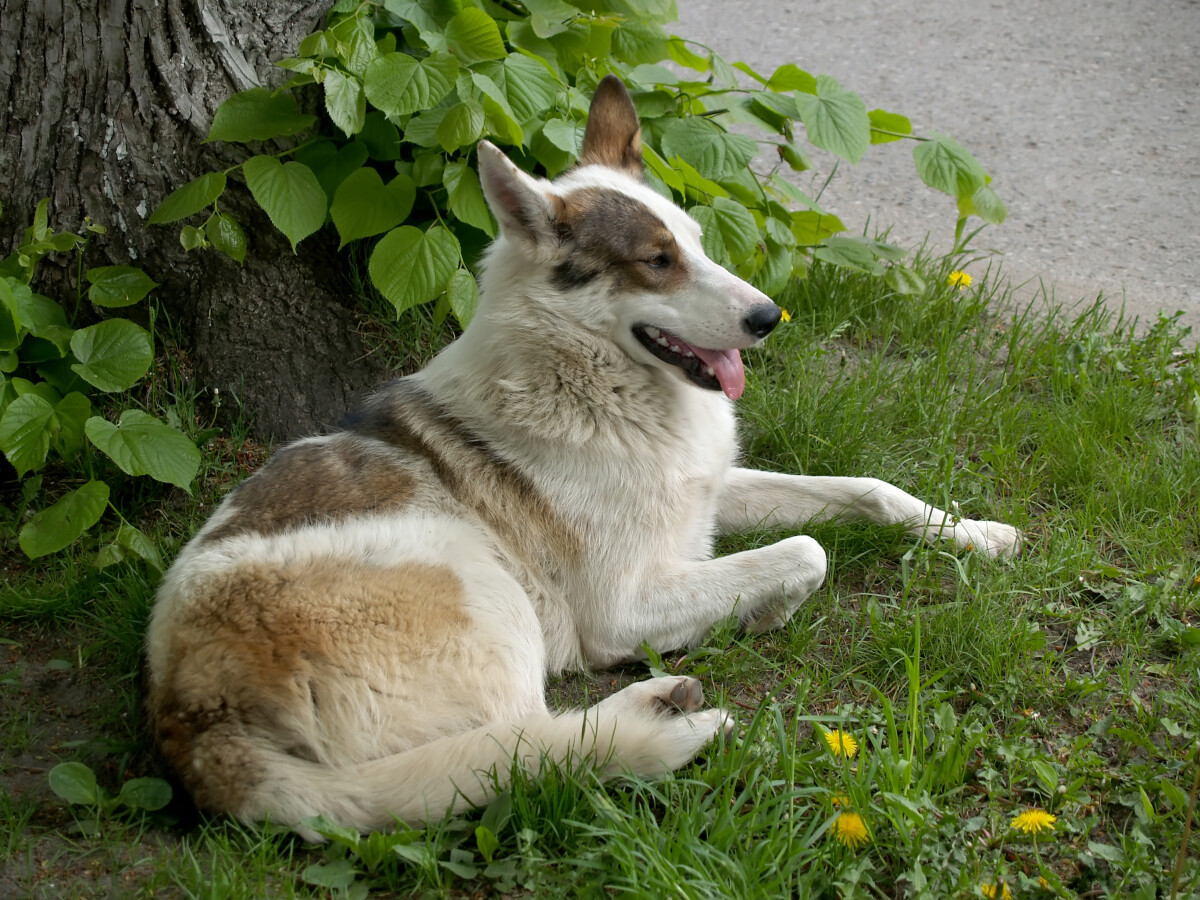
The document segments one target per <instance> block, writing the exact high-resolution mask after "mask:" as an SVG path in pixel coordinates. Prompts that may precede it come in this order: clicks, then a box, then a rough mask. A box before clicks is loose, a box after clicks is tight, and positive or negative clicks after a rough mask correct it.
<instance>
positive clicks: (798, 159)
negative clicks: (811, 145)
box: [779, 143, 813, 172]
mask: <svg viewBox="0 0 1200 900" xmlns="http://www.w3.org/2000/svg"><path fill="white" fill-rule="evenodd" d="M779 155H780V157H782V158H783V161H784V162H785V163H787V164H788V167H789V168H790V169H791V170H792V171H793V172H807V171H808V170H809V169H811V168H812V167H813V164H812V160H810V159H809V158H808V155H807V154H806V153H805V152H804V151H803V150H801V149H800V148H799V147H797V146H796V145H795V144H791V143H788V144H781V145H780V146H779Z"/></svg>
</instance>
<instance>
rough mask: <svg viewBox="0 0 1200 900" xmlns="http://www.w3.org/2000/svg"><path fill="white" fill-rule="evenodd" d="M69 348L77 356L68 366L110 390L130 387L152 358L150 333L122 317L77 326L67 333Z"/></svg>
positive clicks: (93, 382) (95, 385)
mask: <svg viewBox="0 0 1200 900" xmlns="http://www.w3.org/2000/svg"><path fill="white" fill-rule="evenodd" d="M71 352H72V353H74V354H75V358H76V359H77V360H79V362H78V363H75V364H74V365H72V366H71V370H72V371H73V372H75V374H77V375H78V376H79V377H80V378H82V379H83V380H84V381H86V382H87V383H88V384H90V385H92V386H93V387H97V388H99V389H100V390H102V391H107V392H110V393H111V392H113V391H124V390H128V389H129V388H131V387H133V385H134V384H136V383H137V381H138V379H139V378H141V377H142V376H143V375H145V374H146V370H148V369H149V368H150V363H152V362H153V361H154V345H153V343H152V342H151V340H150V335H149V334H147V333H146V330H145V329H143V328H141V327H140V326H138V325H135V324H134V323H133V322H130V321H128V320H126V319H108V320H106V321H104V322H98V323H97V324H95V325H92V326H89V327H88V328H81V329H79V330H78V331H76V332H75V334H73V335H72V336H71Z"/></svg>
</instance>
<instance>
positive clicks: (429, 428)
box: [350, 379, 584, 570]
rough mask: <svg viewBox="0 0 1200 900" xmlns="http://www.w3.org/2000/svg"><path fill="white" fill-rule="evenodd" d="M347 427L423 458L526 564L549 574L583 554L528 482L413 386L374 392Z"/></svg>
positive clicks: (567, 527) (573, 532) (573, 533)
mask: <svg viewBox="0 0 1200 900" xmlns="http://www.w3.org/2000/svg"><path fill="white" fill-rule="evenodd" d="M350 428H351V430H352V431H357V432H359V433H361V434H364V435H366V436H369V437H373V438H376V439H378V440H382V441H386V442H387V443H389V444H392V445H393V446H395V447H399V448H400V449H403V450H405V451H407V452H409V453H412V454H414V455H416V456H420V457H423V458H424V459H425V460H427V461H428V462H429V465H430V467H431V468H432V469H433V473H434V475H435V476H436V477H437V479H438V480H439V481H440V482H441V483H442V485H443V486H444V487H445V488H446V490H447V491H448V492H449V493H450V495H451V496H453V497H454V499H456V500H457V501H459V502H460V503H462V504H463V505H464V506H466V507H467V508H469V509H471V510H472V511H474V512H475V513H476V514H477V515H478V516H479V517H480V518H481V519H482V520H483V521H484V522H485V523H486V524H487V525H488V527H490V528H491V529H492V530H493V531H494V532H495V533H496V535H497V536H498V537H499V538H500V540H501V541H502V542H503V544H504V546H505V548H506V549H508V550H510V551H512V552H513V553H514V554H515V555H516V557H517V558H518V559H519V560H520V561H521V562H522V563H524V564H525V565H527V566H530V567H532V568H534V569H537V570H547V569H548V570H553V569H556V568H558V567H559V566H560V565H562V564H563V563H566V562H570V561H572V560H575V559H578V558H579V556H580V555H581V554H582V553H583V549H584V548H583V539H582V538H581V537H580V535H579V534H578V533H577V532H576V530H575V529H574V528H573V527H571V525H570V524H569V523H567V522H566V521H564V520H563V519H562V518H561V517H560V516H559V515H558V513H557V512H556V511H555V509H554V507H553V506H552V505H551V504H550V503H549V501H547V500H546V498H545V497H543V496H542V494H541V493H540V492H539V491H538V489H537V488H536V487H535V486H534V484H533V482H531V481H530V480H529V478H528V477H526V476H525V474H524V473H522V472H521V470H520V469H518V468H517V467H516V466H515V465H514V464H513V463H512V462H510V461H509V460H506V459H504V458H503V457H501V456H500V455H499V454H497V453H496V452H495V451H494V450H493V449H492V447H491V446H490V445H489V444H488V443H487V442H486V441H485V440H483V439H482V438H481V437H480V436H479V435H478V434H476V433H475V432H474V431H472V430H471V429H470V428H469V427H468V426H467V425H466V424H465V423H464V422H462V421H460V420H459V419H457V418H455V417H454V416H452V415H451V414H450V413H449V412H447V411H446V410H445V409H444V408H443V407H441V406H440V405H438V403H437V402H436V401H435V400H434V399H433V398H432V397H430V396H429V394H427V393H426V392H425V391H424V389H422V388H421V387H420V386H419V385H418V384H416V383H414V382H412V381H411V380H409V379H400V380H399V381H397V382H394V383H393V384H392V385H390V386H388V387H387V388H385V389H384V390H383V391H381V392H380V393H379V394H377V395H376V396H375V397H374V398H372V401H371V402H370V404H369V405H368V407H367V409H366V410H364V412H363V413H362V414H360V415H359V416H358V417H357V420H356V421H354V422H352V423H351V426H350Z"/></svg>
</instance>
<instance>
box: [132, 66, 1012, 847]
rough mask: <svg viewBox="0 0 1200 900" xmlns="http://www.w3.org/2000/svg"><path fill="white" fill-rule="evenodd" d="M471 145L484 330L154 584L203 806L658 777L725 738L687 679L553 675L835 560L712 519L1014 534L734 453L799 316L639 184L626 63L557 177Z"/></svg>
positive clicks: (160, 695)
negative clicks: (565, 771)
mask: <svg viewBox="0 0 1200 900" xmlns="http://www.w3.org/2000/svg"><path fill="white" fill-rule="evenodd" d="M479 162H480V171H481V175H482V180H483V186H484V190H485V192H486V194H487V198H488V201H489V203H490V205H491V208H492V210H493V211H494V212H495V214H496V217H497V219H498V220H499V222H500V237H499V238H498V239H497V241H496V242H495V244H494V245H493V246H492V248H491V249H490V251H489V253H488V255H487V260H486V267H485V273H484V276H483V287H482V292H481V297H480V303H479V310H478V313H477V314H476V316H475V319H474V321H472V323H471V325H470V327H469V328H467V330H466V333H465V334H464V335H463V336H462V337H461V338H460V339H459V340H458V341H457V342H456V343H454V344H453V345H452V346H451V347H449V348H448V349H447V350H445V351H444V352H443V353H442V354H441V355H440V356H438V357H437V359H435V360H434V361H433V362H432V363H431V364H430V365H429V366H428V367H427V368H426V369H425V370H424V371H422V372H420V373H419V374H417V375H414V376H411V377H409V378H403V379H400V380H399V381H397V382H394V383H393V384H391V385H389V386H387V387H384V388H383V389H382V390H380V391H379V392H378V393H377V394H376V395H374V396H373V397H372V398H371V399H370V400H369V402H368V403H367V404H366V406H365V408H364V409H363V410H362V411H361V412H359V413H358V414H356V415H355V416H354V417H352V418H351V419H350V420H349V421H348V423H347V424H346V427H345V429H344V430H342V431H340V432H338V433H336V434H331V435H327V436H322V437H314V438H309V439H307V440H302V441H299V442H297V443H294V444H292V445H290V446H289V447H287V448H285V449H283V450H282V451H281V452H280V453H278V454H277V455H276V456H275V457H274V459H272V460H271V461H270V462H269V463H268V464H267V465H266V466H265V467H264V468H263V469H262V470H261V471H260V472H259V473H258V474H256V475H255V476H254V477H253V478H251V479H249V480H248V481H247V482H245V483H244V484H243V485H242V486H241V487H240V488H239V489H238V490H236V491H235V492H234V493H233V494H231V495H230V497H229V498H227V499H226V500H225V502H224V503H223V504H222V505H221V507H220V509H219V510H218V511H217V512H216V514H215V515H214V516H213V518H212V519H211V520H210V521H209V522H208V523H207V524H206V525H205V527H204V528H203V529H202V530H201V531H200V532H199V533H198V534H197V535H196V536H195V537H194V539H193V540H192V541H191V542H190V543H189V544H188V545H187V546H186V547H185V548H184V550H183V552H182V553H181V554H180V555H179V558H178V559H177V560H176V562H175V564H174V565H173V566H172V568H171V570H170V572H169V573H168V574H167V576H166V578H165V580H164V581H163V584H162V587H161V589H160V591H159V595H158V600H157V603H156V605H155V608H154V612H153V616H152V619H151V624H150V629H149V635H148V655H149V675H150V679H149V680H150V690H149V698H148V706H149V710H150V714H151V718H152V721H153V725H154V728H155V731H156V735H157V740H158V743H159V746H160V747H161V749H162V751H163V753H164V755H165V757H166V759H167V760H168V762H169V763H170V764H171V765H172V766H173V767H174V769H175V770H176V771H177V773H178V775H179V776H180V778H181V779H182V781H183V783H184V784H185V785H186V786H187V788H188V789H189V790H190V791H191V793H192V795H193V797H194V798H195V800H196V801H197V803H198V804H199V805H200V806H201V807H203V808H207V809H210V810H214V811H221V812H225V813H229V814H232V815H234V816H236V817H238V818H240V819H243V820H246V821H255V820H261V819H263V818H268V817H269V818H270V819H271V820H272V821H274V822H279V823H286V824H288V825H291V826H294V827H297V828H298V830H300V831H301V832H302V833H308V832H306V831H305V829H304V828H303V826H300V825H299V823H300V820H301V819H303V818H304V817H306V816H312V815H316V814H324V815H326V816H329V817H332V818H333V819H335V820H337V821H339V822H341V823H343V824H345V825H347V826H352V827H355V828H359V829H364V830H365V829H372V828H377V827H380V826H384V825H387V824H389V823H390V822H391V821H392V818H393V817H397V818H399V819H402V820H406V821H410V822H419V821H423V820H426V819H427V818H429V817H439V816H441V815H443V814H444V813H445V812H446V811H447V810H448V809H455V810H458V809H462V808H465V807H467V806H468V805H471V804H477V803H480V802H483V801H485V800H486V799H487V798H488V795H489V793H490V791H492V790H493V789H494V785H495V784H496V783H502V782H503V780H504V778H505V776H506V774H507V773H508V772H509V771H510V768H511V765H512V763H513V760H514V759H516V760H517V761H518V763H519V764H520V765H522V766H524V767H525V768H527V769H529V770H533V771H536V770H537V768H538V767H539V765H542V764H543V763H544V761H545V760H546V759H551V760H555V761H564V760H567V759H575V758H585V757H586V758H590V759H591V760H592V761H593V762H594V764H595V765H596V766H597V767H598V768H599V769H600V770H601V771H602V773H608V772H616V771H622V770H628V771H633V772H636V773H640V774H643V775H652V774H655V773H662V772H665V771H667V770H670V769H674V768H676V767H678V766H681V765H683V764H685V763H687V762H688V761H689V760H691V759H692V758H693V757H694V756H695V755H696V753H697V752H699V750H700V749H701V748H702V747H703V746H704V745H705V744H706V743H707V742H709V741H710V740H711V739H712V738H713V737H714V736H715V735H717V734H718V733H720V732H721V731H722V730H723V729H727V728H728V727H729V723H730V719H729V717H728V716H727V714H726V713H725V712H723V711H722V710H719V709H709V710H702V709H701V706H702V697H701V691H700V687H699V684H698V683H697V682H696V681H695V680H694V679H689V678H656V679H651V680H649V681H645V682H641V683H638V684H634V685H632V686H630V687H628V688H626V689H624V690H622V691H620V692H618V693H616V694H614V695H613V696H611V697H609V698H608V699H606V700H604V701H603V702H601V703H599V704H598V705H596V706H594V707H592V708H590V709H588V710H586V711H576V712H570V713H566V714H562V715H551V713H550V712H548V711H547V709H546V705H545V701H544V696H543V682H544V677H545V674H546V672H548V671H559V670H563V669H567V668H571V667H580V666H592V667H603V666H608V665H611V664H613V663H616V662H618V661H621V660H627V659H630V658H632V657H635V656H637V655H638V654H639V648H640V647H641V645H642V642H644V641H645V642H649V644H650V645H652V646H654V647H656V648H659V649H662V650H668V649H672V648H678V647H682V646H686V645H688V644H690V643H693V642H695V641H697V640H699V639H700V638H702V637H703V636H704V635H705V633H706V632H707V631H708V630H709V629H710V628H711V626H712V625H713V624H714V623H715V622H717V621H719V620H721V619H723V618H725V617H727V616H729V615H731V614H733V615H737V616H738V617H739V619H740V620H741V621H742V623H743V624H744V625H745V626H747V627H748V628H752V629H763V628H770V627H776V626H779V625H781V624H782V623H784V622H786V621H787V619H788V617H789V616H790V615H791V613H792V611H793V610H795V609H796V607H797V606H798V605H799V604H800V603H801V602H803V601H804V599H805V598H806V597H808V596H809V595H810V594H811V593H812V592H813V591H814V590H815V589H816V588H817V586H818V585H819V584H820V583H821V581H822V579H823V578H824V576H825V554H824V552H823V551H822V549H821V547H820V546H819V545H818V544H817V543H816V542H815V541H813V540H812V539H811V538H808V537H802V536H797V537H790V538H787V539H785V540H782V541H780V542H779V543H776V544H773V545H771V546H768V547H763V548H761V549H758V550H750V551H746V552H743V553H737V554H734V555H732V556H727V557H724V558H719V559H714V558H712V545H713V539H714V537H715V535H716V534H718V533H722V532H727V531H731V530H736V529H739V528H746V527H750V526H758V525H767V526H785V527H794V528H799V527H801V526H802V525H804V524H805V523H806V522H810V521H814V520H822V519H828V518H832V517H851V518H860V519H866V520H869V521H873V522H879V523H904V524H906V525H907V526H908V527H909V528H910V529H911V530H912V532H913V533H914V534H916V535H919V536H921V537H923V538H926V539H930V540H935V539H939V538H945V539H948V540H951V541H954V542H956V543H957V544H959V545H960V546H973V547H974V548H975V549H977V550H979V551H982V552H985V553H988V554H992V555H997V554H1005V553H1010V552H1013V551H1015V549H1016V547H1017V544H1018V534H1017V532H1016V531H1014V529H1012V528H1011V527H1009V526H1006V525H1001V524H997V523H995V522H977V521H970V520H966V519H956V518H954V517H952V516H950V515H948V514H947V513H945V512H943V511H941V510H939V509H934V508H932V507H930V506H927V505H926V504H924V503H922V502H920V501H919V500H916V499H914V498H913V497H911V496H909V495H908V494H906V493H904V492H903V491H901V490H899V489H898V488H896V487H893V486H891V485H889V484H885V483H883V482H881V481H877V480H874V479H857V478H804V477H798V476H790V475H782V474H771V473H763V472H755V471H751V470H748V469H742V468H736V467H735V460H736V457H737V443H736V438H735V427H734V418H733V410H732V403H731V400H730V398H735V397H736V396H738V395H739V394H740V393H741V391H742V388H743V385H744V376H743V372H742V364H741V359H740V356H739V352H738V351H739V350H740V349H742V348H745V347H748V346H751V345H752V344H754V343H756V342H757V341H759V340H761V338H762V337H764V336H765V335H766V333H767V332H769V331H770V330H771V328H772V327H773V326H774V325H775V323H776V322H777V321H778V318H779V310H778V308H777V307H775V305H774V304H772V303H771V301H770V300H769V299H768V298H767V297H765V296H764V295H762V294H760V293H759V292H758V291H756V290H755V289H754V288H752V287H751V286H749V285H748V284H746V283H745V282H743V281H741V280H740V279H738V278H736V277H735V276H733V275H731V274H729V273H728V272H726V271H725V270H724V269H722V268H721V267H719V266H717V265H715V264H714V263H712V262H711V261H709V260H708V259H707V258H706V257H705V255H704V252H703V250H702V249H701V245H700V231H699V228H698V227H697V226H696V224H695V223H694V222H693V221H692V220H691V219H689V218H688V216H687V215H686V214H685V213H684V212H683V211H681V210H680V209H679V208H677V207H675V206H674V205H672V204H671V203H669V202H668V201H666V200H665V199H663V198H662V197H661V196H660V195H659V194H657V193H656V192H655V191H654V190H652V189H651V188H650V187H648V186H647V185H646V184H645V183H644V182H643V181H642V179H641V148H640V132H639V128H638V122H637V116H636V114H635V112H634V109H633V105H632V103H631V102H630V99H629V95H628V94H627V93H626V91H625V89H624V87H623V86H622V85H621V83H620V82H619V81H618V80H616V79H615V78H612V77H611V76H610V77H609V78H607V79H605V80H604V81H603V82H601V84H600V87H599V89H598V90H597V93H596V97H595V100H594V101H593V106H592V112H591V115H590V118H589V124H588V128H587V131H586V137H585V142H584V148H583V154H582V156H581V159H580V163H579V165H578V166H576V167H575V168H574V169H572V170H571V171H570V172H568V173H566V174H565V175H564V176H563V177H561V178H559V179H558V180H557V181H555V182H553V183H551V182H548V181H544V180H539V179H535V178H533V177H531V176H529V175H527V174H526V173H524V172H523V171H521V170H519V169H518V168H517V167H516V166H514V165H513V164H512V163H511V162H510V161H509V160H508V159H507V158H506V157H504V156H503V155H502V154H501V153H500V152H499V151H498V150H497V149H496V148H495V147H493V146H491V145H490V144H487V143H484V144H482V145H481V146H480V148H479ZM310 836H311V835H310Z"/></svg>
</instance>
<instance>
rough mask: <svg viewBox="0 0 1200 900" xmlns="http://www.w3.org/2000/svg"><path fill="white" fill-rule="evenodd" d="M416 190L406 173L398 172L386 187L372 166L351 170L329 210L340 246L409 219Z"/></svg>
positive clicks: (386, 229) (391, 227)
mask: <svg viewBox="0 0 1200 900" xmlns="http://www.w3.org/2000/svg"><path fill="white" fill-rule="evenodd" d="M416 196H417V189H416V187H415V185H413V180H412V179H411V178H409V177H408V176H407V175H397V176H396V177H395V178H393V179H392V180H391V181H390V182H389V183H388V184H387V185H386V186H384V183H383V178H382V177H381V176H380V175H379V173H378V172H377V171H375V170H374V169H372V168H362V169H359V170H358V171H357V172H354V173H352V174H351V175H350V176H349V177H348V178H347V179H346V180H345V181H343V182H342V184H341V186H340V187H339V188H338V189H337V193H336V194H334V197H333V205H332V206H330V208H329V212H330V215H331V216H332V217H333V224H334V226H335V227H336V228H337V231H338V236H339V237H340V238H341V242H342V243H341V246H343V247H344V246H345V245H346V244H348V243H349V242H350V241H353V240H356V239H358V238H364V237H371V236H373V235H376V234H383V233H384V232H385V231H390V230H391V229H393V228H395V227H396V226H397V225H399V224H400V223H401V222H403V221H404V220H405V219H407V218H408V214H409V213H410V212H411V211H412V207H413V201H414V200H415V199H416Z"/></svg>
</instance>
